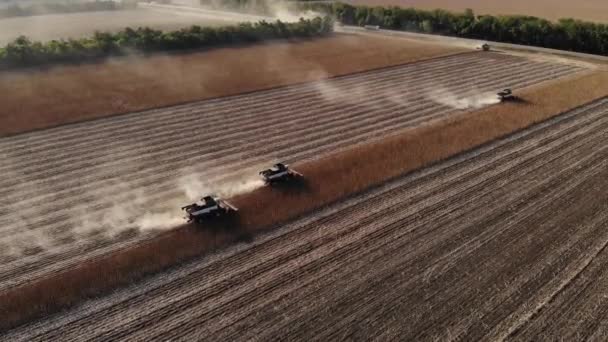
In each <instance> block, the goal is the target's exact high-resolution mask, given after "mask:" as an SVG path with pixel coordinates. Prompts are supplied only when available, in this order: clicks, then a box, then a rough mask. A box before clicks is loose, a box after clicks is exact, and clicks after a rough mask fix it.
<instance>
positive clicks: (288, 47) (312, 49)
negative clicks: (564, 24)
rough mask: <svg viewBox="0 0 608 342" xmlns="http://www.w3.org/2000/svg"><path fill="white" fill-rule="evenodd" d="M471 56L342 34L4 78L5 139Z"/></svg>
mask: <svg viewBox="0 0 608 342" xmlns="http://www.w3.org/2000/svg"><path fill="white" fill-rule="evenodd" d="M462 51H466V50H463V49H457V48H453V47H445V46H441V45H437V44H431V43H424V42H418V41H414V40H404V39H401V38H391V37H367V36H358V35H336V36H333V37H329V38H322V39H315V40H309V41H300V42H291V43H290V42H281V43H271V44H262V45H255V46H250V47H235V48H222V49H216V50H211V51H206V52H196V53H191V54H183V55H170V56H169V55H164V56H159V55H156V56H153V57H149V58H135V57H134V58H130V59H115V60H112V61H109V62H107V63H102V64H95V65H84V66H67V67H58V68H54V69H51V70H48V71H29V72H10V73H7V72H5V73H0V75H1V77H0V93H2V94H3V100H2V108H1V109H0V135H2V134H12V133H18V132H24V131H28V130H33V129H40V128H45V127H50V126H56V125H61V124H65V123H70V122H77V121H81V120H86V119H93V118H98V117H103V116H108V115H111V114H117V113H125V112H132V111H137V110H143V109H149V108H154V107H160V106H168V105H172V104H177V103H183V102H189V101H196V100H202V99H208V98H213V97H218V96H226V95H233V94H238V93H243V92H249V91H254V90H261V89H266V88H272V87H276V86H281V85H287V84H293V83H299V82H306V81H312V80H318V79H322V78H326V77H331V76H337V75H344V74H349V73H353V72H358V71H364V70H369V69H375V68H381V67H386V66H392V65H398V64H403V63H408V62H412V61H416V60H420V59H426V58H431V57H436V56H441V55H447V54H452V53H457V52H462Z"/></svg>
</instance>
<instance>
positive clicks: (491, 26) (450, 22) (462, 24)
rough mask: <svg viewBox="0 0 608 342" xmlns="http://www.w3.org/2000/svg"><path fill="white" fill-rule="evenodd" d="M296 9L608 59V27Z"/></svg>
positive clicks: (382, 10) (397, 11) (314, 6)
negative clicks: (603, 56)
mask: <svg viewBox="0 0 608 342" xmlns="http://www.w3.org/2000/svg"><path fill="white" fill-rule="evenodd" d="M298 7H299V8H300V9H310V10H315V11H319V12H322V13H326V14H330V15H332V16H334V17H335V18H336V19H337V20H338V21H339V22H341V23H343V24H345V25H357V26H365V25H378V26H380V27H382V28H386V29H391V30H402V31H411V32H421V33H432V34H440V35H447V36H455V37H462V38H472V39H481V40H491V41H498V42H505V43H513V44H522V45H532V46H540V47H546V48H553V49H560V50H567V51H576V52H584V53H591V54H599V55H608V25H605V24H597V23H592V22H586V21H581V20H575V19H560V20H558V21H557V22H552V21H549V20H546V19H541V18H537V17H532V16H521V15H500V16H493V15H475V14H474V12H473V10H471V9H467V10H466V11H465V12H463V13H454V12H450V11H445V10H441V9H437V10H430V11H429V10H419V9H414V8H400V7H379V6H378V7H368V6H353V5H350V4H344V3H319V2H306V1H300V2H299V6H298Z"/></svg>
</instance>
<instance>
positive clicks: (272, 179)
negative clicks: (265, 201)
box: [260, 163, 303, 185]
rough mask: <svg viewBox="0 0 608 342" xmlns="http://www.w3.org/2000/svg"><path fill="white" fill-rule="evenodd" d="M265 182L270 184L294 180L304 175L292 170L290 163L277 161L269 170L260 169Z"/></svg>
mask: <svg viewBox="0 0 608 342" xmlns="http://www.w3.org/2000/svg"><path fill="white" fill-rule="evenodd" d="M260 176H262V179H263V180H264V183H266V184H268V185H272V184H277V183H283V182H288V181H292V180H294V179H296V178H301V177H303V176H302V174H301V173H299V172H298V171H295V170H292V169H290V168H289V166H288V165H286V164H283V163H277V164H275V165H274V166H273V167H271V168H270V169H267V170H263V171H260Z"/></svg>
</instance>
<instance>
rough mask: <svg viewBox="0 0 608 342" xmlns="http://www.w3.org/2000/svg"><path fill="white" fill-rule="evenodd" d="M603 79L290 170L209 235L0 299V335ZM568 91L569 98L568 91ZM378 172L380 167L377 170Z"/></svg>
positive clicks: (589, 77) (181, 235) (102, 263)
mask: <svg viewBox="0 0 608 342" xmlns="http://www.w3.org/2000/svg"><path fill="white" fill-rule="evenodd" d="M607 85H608V73H606V72H596V73H588V74H584V75H582V76H580V75H579V76H578V77H572V78H569V79H567V80H565V81H563V82H554V83H551V84H549V85H547V86H546V87H536V88H532V89H530V90H528V91H527V92H526V93H522V94H519V95H521V97H522V100H521V101H517V102H512V103H506V104H503V105H497V106H492V107H488V108H485V109H482V110H479V111H476V112H472V113H462V114H460V115H454V116H453V117H451V118H449V119H446V120H443V121H438V122H435V123H434V124H429V125H427V126H422V127H419V128H415V129H411V130H407V131H405V132H404V133H403V134H400V135H397V136H394V137H391V138H388V139H386V140H384V141H380V142H377V143H373V144H369V145H362V146H358V147H354V148H352V149H351V150H348V151H346V152H343V153H338V154H336V155H333V156H329V157H326V158H322V159H320V160H317V161H312V162H308V163H304V164H301V165H297V167H298V169H299V170H300V171H302V172H303V173H304V174H305V175H306V176H307V177H306V182H305V183H304V184H301V186H299V187H295V188H292V189H276V188H269V187H265V188H261V189H259V190H257V191H254V192H253V193H251V194H248V195H245V196H241V197H238V198H235V199H234V201H233V202H234V203H235V204H236V205H237V206H238V207H239V208H240V211H239V217H238V218H233V220H227V221H226V222H222V223H218V224H217V225H216V227H211V226H209V227H206V228H207V229H200V228H199V229H197V228H196V227H193V226H186V227H183V228H180V229H176V230H174V231H171V232H168V233H166V234H163V235H160V236H158V237H157V238H155V239H153V240H151V241H149V242H148V243H146V244H144V245H140V246H137V247H134V248H131V249H126V250H123V251H119V252H117V253H114V254H112V255H108V256H106V257H104V258H101V259H98V260H94V261H89V262H86V263H83V264H82V265H81V266H79V267H76V268H74V269H72V270H69V271H65V272H62V273H59V274H56V275H52V276H49V277H48V278H45V279H42V280H40V281H37V282H35V283H31V284H28V285H25V286H22V287H19V288H15V289H12V290H10V291H8V292H5V293H2V294H0V312H3V320H2V321H0V327H1V328H8V327H12V326H15V325H17V324H19V323H22V322H25V321H28V320H30V319H32V318H34V317H39V316H40V315H44V314H49V313H52V312H55V311H57V310H59V309H62V308H66V307H69V306H70V305H73V304H74V303H76V302H78V301H80V300H82V299H83V298H87V297H92V296H97V295H99V294H102V293H104V292H107V291H109V290H111V289H112V288H116V287H117V286H121V285H126V284H129V283H131V282H132V281H134V280H136V279H139V278H141V277H143V276H145V275H147V274H150V273H153V272H158V271H160V270H163V269H165V268H167V267H170V266H172V265H174V264H176V263H179V262H182V261H184V260H188V259H191V258H193V257H195V256H198V255H201V254H202V253H205V252H208V251H210V250H212V249H214V248H217V247H219V246H222V245H225V244H227V243H230V242H233V241H235V239H239V238H243V237H247V236H248V235H249V234H254V233H256V232H259V231H262V230H267V229H269V227H272V226H273V225H275V224H277V223H279V222H284V221H287V220H289V219H290V218H293V217H295V216H298V215H303V214H305V213H307V212H310V211H311V210H314V209H316V208H319V207H321V206H323V205H327V204H329V203H331V202H334V201H337V200H339V199H340V198H343V197H344V196H346V195H349V194H352V193H355V192H358V191H361V190H364V189H366V188H369V187H371V186H374V185H377V184H380V183H382V182H384V181H386V180H388V179H391V178H394V177H397V176H399V175H403V174H404V173H406V172H408V171H412V170H415V169H417V168H420V167H422V166H424V165H428V164H429V163H433V162H436V161H438V160H441V159H444V158H447V157H449V156H451V155H454V154H456V153H459V152H463V151H465V150H468V149H471V148H473V147H475V146H478V145H480V144H483V143H485V142H487V141H490V140H493V139H496V138H498V137H501V136H504V135H506V134H509V133H512V132H514V131H516V130H519V129H523V128H525V127H527V126H529V125H531V124H533V123H536V122H539V121H542V120H544V119H547V118H549V117H552V116H554V115H555V114H556V113H561V112H564V111H567V110H569V109H572V108H575V107H577V106H580V105H583V104H585V103H587V102H589V101H592V100H594V99H597V98H600V97H604V96H608V86H607ZM573 89H575V91H572V90H573ZM378 165H382V167H378Z"/></svg>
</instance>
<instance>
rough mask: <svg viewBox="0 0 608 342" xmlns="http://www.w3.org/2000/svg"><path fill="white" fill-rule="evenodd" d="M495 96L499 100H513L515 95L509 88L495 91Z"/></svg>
mask: <svg viewBox="0 0 608 342" xmlns="http://www.w3.org/2000/svg"><path fill="white" fill-rule="evenodd" d="M496 96H497V97H498V99H499V100H500V102H505V101H513V100H515V95H513V92H512V91H511V89H509V88H507V89H504V90H502V91H499V92H498V93H496Z"/></svg>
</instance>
